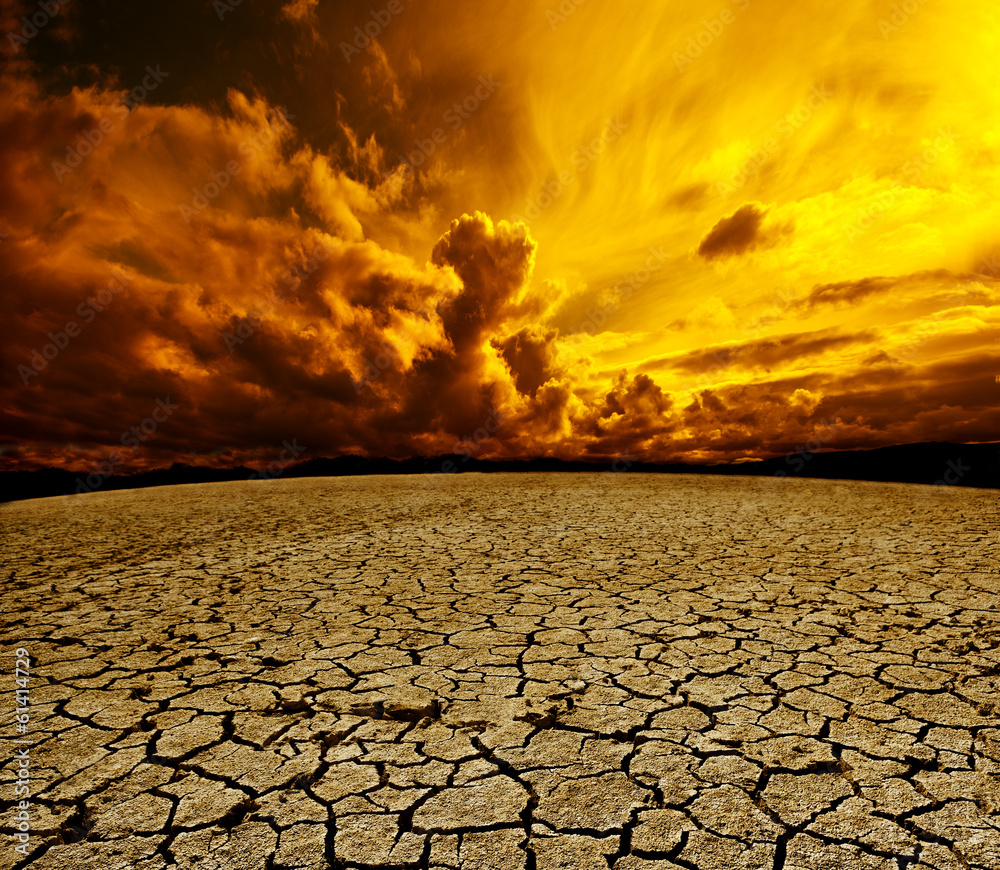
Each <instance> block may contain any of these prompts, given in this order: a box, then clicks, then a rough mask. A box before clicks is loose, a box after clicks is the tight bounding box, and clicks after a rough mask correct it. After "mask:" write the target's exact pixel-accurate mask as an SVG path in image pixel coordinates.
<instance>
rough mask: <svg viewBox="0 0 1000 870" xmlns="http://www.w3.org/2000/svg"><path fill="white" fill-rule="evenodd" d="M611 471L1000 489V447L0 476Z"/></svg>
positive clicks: (194, 478)
mask: <svg viewBox="0 0 1000 870" xmlns="http://www.w3.org/2000/svg"><path fill="white" fill-rule="evenodd" d="M602 471H603V472H606V473H640V474H725V475H739V476H745V477H764V476H770V477H796V478H814V479H816V478H818V479H840V480H868V481H876V482H887V483H888V482H892V483H915V484H938V485H942V486H962V487H972V488H978V489H1000V442H993V443H988V444H960V443H953V442H940V441H935V442H925V443H919V444H900V445H893V446H889V447H877V448H873V449H870V450H844V451H830V452H825V453H818V452H817V453H790V454H788V455H786V456H780V457H774V458H771V459H763V460H760V461H752V462H740V463H723V464H717V465H699V464H694V463H681V462H673V463H662V462H642V461H638V460H633V459H632V458H630V457H622V458H619V459H616V460H614V461H613V462H607V461H604V462H595V461H591V460H582V459H577V460H566V459H553V458H545V457H540V458H535V459H477V458H475V457H471V456H466V455H463V454H445V455H442V456H435V457H414V458H410V459H389V458H387V457H364V456H358V455H354V454H349V455H346V456H338V457H333V458H329V457H319V458H316V459H307V460H303V461H301V462H297V463H295V464H293V465H289V466H286V467H283V468H278V469H270V470H269V469H268V468H267V467H265V468H263V469H254V468H248V467H246V466H243V465H239V466H234V467H230V468H212V467H208V466H201V465H186V464H183V463H174V464H173V465H172V466H170V467H169V468H160V469H154V470H151V471H142V472H136V473H134V474H114V475H110V476H103V475H100V474H95V473H93V472H87V471H67V470H65V469H58V468H45V469H38V470H34V471H4V472H0V502H9V501H22V500H26V499H33V498H48V497H52V496H57V495H76V494H81V495H82V494H85V493H87V492H95V491H96V492H99V491H107V490H122V489H144V488H147V487H151V486H172V485H184V484H195V483H223V482H227V481H236V480H254V479H275V478H299V477H350V476H368V475H376V474H393V475H396V474H410V475H412V474H433V473H444V474H460V473H468V472H480V473H496V472H521V473H525V472H574V473H579V472H591V473H593V472H602Z"/></svg>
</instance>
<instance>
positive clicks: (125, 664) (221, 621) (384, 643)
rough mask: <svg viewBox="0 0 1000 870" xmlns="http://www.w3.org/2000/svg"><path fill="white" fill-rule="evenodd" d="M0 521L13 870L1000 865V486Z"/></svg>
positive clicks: (429, 482)
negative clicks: (23, 680)
mask: <svg viewBox="0 0 1000 870" xmlns="http://www.w3.org/2000/svg"><path fill="white" fill-rule="evenodd" d="M0 523H2V526H3V530H4V534H3V564H4V575H3V602H4V611H5V616H6V619H5V622H6V625H5V627H3V628H2V629H0V631H2V634H3V640H4V642H3V646H2V649H3V662H4V670H3V673H4V681H5V685H4V690H3V693H2V694H0V699H2V700H0V703H2V704H3V717H2V719H0V722H2V725H3V736H4V738H5V745H6V746H7V748H8V752H7V755H6V757H5V766H4V770H3V783H2V784H0V785H2V796H3V800H4V804H3V806H4V812H3V815H2V816H0V823H2V832H0V833H2V835H3V836H2V840H0V850H2V851H0V856H2V857H0V867H31V868H34V870H67V868H69V870H73V868H95V870H96V868H101V870H116V868H122V870H125V868H129V870H131V868H135V870H158V868H163V867H167V866H171V865H172V866H176V867H182V868H198V870H212V868H219V870H242V868H246V870H258V868H273V870H281V868H315V870H318V868H327V867H351V868H386V867H410V868H461V870H555V868H581V870H594V868H598V870H603V868H613V870H676V868H688V870H693V868H697V870H716V868H720V870H722V868H725V870H729V868H734V870H735V868H786V870H792V868H795V870H805V868H809V870H813V868H815V870H821V868H822V870H827V868H829V870H841V868H843V870H890V868H892V870H911V868H928V870H930V868H934V870H969V868H971V870H997V868H1000V694H998V689H1000V560H998V553H1000V546H998V545H1000V493H998V492H996V491H990V490H978V491H976V490H959V489H955V488H951V487H921V486H911V485H903V484H882V483H863V482H862V483H844V482H836V481H818V480H813V481H811V480H795V481H792V480H781V479H774V478H762V479H755V478H737V477H727V478H710V477H692V476H686V475H678V476H667V475H628V474H611V473H606V474H581V475H568V474H563V475H560V474H537V475H530V474H525V475H510V474H491V475H478V474H463V475H452V476H444V475H423V476H418V477H363V478H328V479H300V480H289V481H282V480H274V481H253V482H241V483H222V484H207V485H202V486H186V487H164V488H159V489H148V490H132V491H119V492H109V493H100V492H98V493H94V494H91V495H85V496H76V497H60V498H51V499H40V500H36V501H27V502H15V503H10V504H5V505H3V506H2V507H0ZM19 648H23V649H25V650H27V651H28V652H29V653H30V656H31V662H32V670H31V677H30V680H29V683H28V690H29V693H30V704H29V706H28V710H29V713H30V722H29V724H28V725H27V728H26V731H25V733H24V734H21V735H18V734H17V733H16V731H15V728H14V721H15V720H14V714H15V711H16V710H18V709H19V708H16V706H15V700H14V699H15V692H14V659H15V650H16V649H19ZM14 739H27V740H29V741H30V743H29V744H14V743H13V740H14ZM25 745H27V746H28V748H29V752H30V806H31V809H30V817H31V818H30V832H29V837H30V839H29V847H28V850H27V851H28V854H27V855H26V856H25V855H24V854H23V853H18V852H15V851H14V847H15V846H16V845H17V844H18V842H19V841H18V840H17V839H16V836H15V835H16V833H17V831H18V828H17V825H16V822H15V816H14V811H15V810H14V808H13V805H12V799H13V794H14V784H15V778H16V776H17V769H18V768H17V766H16V764H15V762H14V761H13V760H12V759H13V757H14V752H13V749H12V748H11V747H15V748H17V749H19V750H20V749H22V748H23V747H24V746H25Z"/></svg>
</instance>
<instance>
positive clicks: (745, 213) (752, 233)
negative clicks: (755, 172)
mask: <svg viewBox="0 0 1000 870" xmlns="http://www.w3.org/2000/svg"><path fill="white" fill-rule="evenodd" d="M766 214H767V211H766V209H764V208H763V207H761V206H760V205H758V204H757V203H747V204H746V205H744V206H741V207H740V208H738V209H737V210H736V211H735V212H733V214H731V215H729V217H724V218H722V220H720V221H719V222H718V223H717V224H716V225H715V226H714V227H712V229H711V230H710V231H709V233H708V235H706V236H705V238H703V239H702V240H701V244H700V245H698V253H699V254H700V255H701V256H702V257H704V258H705V259H706V260H713V259H716V258H717V257H733V256H737V255H739V254H743V253H746V252H747V251H750V250H752V249H753V248H754V247H756V246H757V245H758V244H759V243H760V242H761V240H762V238H763V236H762V234H761V223H762V222H763V220H764V217H765V215H766Z"/></svg>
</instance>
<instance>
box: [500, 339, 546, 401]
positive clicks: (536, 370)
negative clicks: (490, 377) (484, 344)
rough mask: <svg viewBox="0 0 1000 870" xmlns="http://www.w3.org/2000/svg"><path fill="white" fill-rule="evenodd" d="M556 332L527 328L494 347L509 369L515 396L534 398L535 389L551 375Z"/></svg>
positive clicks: (536, 390)
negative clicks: (512, 377) (515, 389)
mask: <svg viewBox="0 0 1000 870" xmlns="http://www.w3.org/2000/svg"><path fill="white" fill-rule="evenodd" d="M557 335H558V332H557V331H556V330H554V329H540V328H539V327H535V326H526V327H524V329H521V330H519V331H518V332H516V333H514V335H512V336H510V338H508V339H506V340H505V341H502V342H499V343H497V344H496V345H495V346H496V347H497V348H498V350H499V351H500V354H501V356H503V358H504V360H506V362H507V365H508V366H510V371H511V374H512V375H513V376H514V384H515V386H516V387H517V389H518V392H520V393H523V394H524V395H527V396H531V398H535V394H536V393H537V392H538V388H539V387H540V386H541V385H542V384H544V383H545V382H546V381H548V380H549V379H550V378H551V377H552V376H553V375H554V374H555V372H554V371H553V352H552V351H553V342H554V341H555V339H556V336H557Z"/></svg>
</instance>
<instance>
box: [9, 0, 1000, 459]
mask: <svg viewBox="0 0 1000 870" xmlns="http://www.w3.org/2000/svg"><path fill="white" fill-rule="evenodd" d="M821 5H822V6H823V10H822V11H821V12H820V11H818V7H817V6H816V4H796V3H789V2H787V0H719V2H717V3H714V4H713V3H706V2H705V0H630V2H628V3H618V2H615V3H612V2H610V0H586V2H584V0H563V2H561V3H560V2H559V0H502V2H501V0H479V2H475V3H458V2H454V0H448V2H445V0H392V2H388V0H386V2H383V0H364V2H353V0H292V2H281V0H242V2H238V0H228V2H224V0H219V2H214V3H213V2H211V0H198V2H195V0H169V2H168V0H156V2H146V3H136V2H134V0H86V2H84V0H46V2H42V3H39V2H37V0H36V2H12V0H0V10H2V11H0V33H2V34H3V36H4V38H3V40H2V48H0V52H2V64H3V66H2V73H0V234H2V236H3V238H2V239H0V294H2V305H3V319H2V323H3V327H2V329H3V332H2V336H0V337H2V349H0V353H2V361H0V362H2V367H0V372H2V377H0V404H2V406H3V409H4V415H3V423H2V431H0V445H2V447H0V467H6V468H31V467H38V466H42V465H57V466H62V467H67V468H74V469H86V468H91V467H96V464H97V463H101V462H102V461H103V462H105V463H107V462H108V461H109V458H110V461H111V462H112V463H113V464H114V465H115V467H116V468H120V469H122V470H124V469H132V468H142V467H149V466H155V465H163V464H166V463H169V462H172V461H186V462H196V463H203V464H216V465H223V464H235V463H238V462H245V463H247V464H254V463H266V462H268V461H270V460H273V459H275V458H276V457H278V456H279V455H281V452H282V450H283V449H287V448H283V446H282V445H283V444H292V445H296V447H295V449H296V452H297V451H299V450H301V451H302V454H301V456H300V458H309V457H312V456H332V455H337V454H340V453H366V454H370V455H388V456H395V457H403V456H410V455H435V454H441V453H446V452H452V451H455V450H464V451H467V452H471V453H472V454H473V455H476V456H482V457H490V456H524V457H528V456H538V455H551V456H561V457H567V458H571V457H573V458H577V457H582V458H588V457H589V458H594V459H601V460H602V461H610V460H612V459H614V458H615V457H637V458H642V459H647V460H654V459H655V460H668V459H684V460H690V461H700V462H705V461H720V460H733V459H744V458H754V457H764V456H772V455H781V454H784V453H786V452H788V451H790V450H794V449H796V448H797V447H800V446H801V445H804V444H810V445H811V446H812V447H813V448H817V447H822V448H824V449H825V448H841V449H843V448H854V447H876V446H882V445H888V444H898V443H908V442H916V441H930V440H956V441H993V440H997V437H998V434H1000V410H998V408H1000V401H998V400H1000V347H998V338H1000V294H998V287H1000V259H998V256H1000V219H998V218H1000V64H998V62H997V58H998V57H1000V9H998V6H997V3H996V0H966V2H963V3H962V4H961V9H960V10H959V9H957V8H956V6H955V5H954V4H950V3H945V2H944V0H907V2H906V3H901V2H898V0H842V2H837V3H828V4H821ZM366 31H367V32H366ZM134 427H138V428H134Z"/></svg>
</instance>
